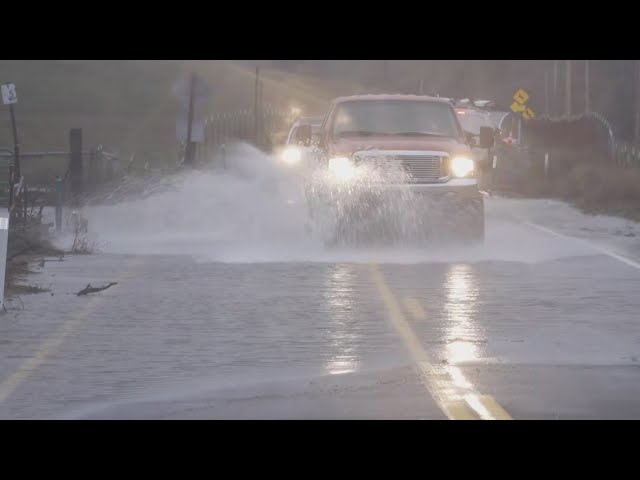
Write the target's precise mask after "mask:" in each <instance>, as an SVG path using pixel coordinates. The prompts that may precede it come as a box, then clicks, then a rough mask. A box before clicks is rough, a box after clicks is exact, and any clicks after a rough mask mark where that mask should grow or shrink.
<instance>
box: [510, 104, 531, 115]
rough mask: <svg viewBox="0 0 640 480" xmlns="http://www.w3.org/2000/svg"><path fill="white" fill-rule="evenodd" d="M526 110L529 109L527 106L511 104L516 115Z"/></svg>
mask: <svg viewBox="0 0 640 480" xmlns="http://www.w3.org/2000/svg"><path fill="white" fill-rule="evenodd" d="M526 109H527V106H526V105H521V104H519V103H518V102H513V103H512V104H511V110H513V111H514V112H515V113H518V112H524V111H525V110H526Z"/></svg>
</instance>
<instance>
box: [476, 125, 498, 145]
mask: <svg viewBox="0 0 640 480" xmlns="http://www.w3.org/2000/svg"><path fill="white" fill-rule="evenodd" d="M494 135H495V130H494V129H493V128H491V127H480V148H491V147H493V145H494V141H495V136H494Z"/></svg>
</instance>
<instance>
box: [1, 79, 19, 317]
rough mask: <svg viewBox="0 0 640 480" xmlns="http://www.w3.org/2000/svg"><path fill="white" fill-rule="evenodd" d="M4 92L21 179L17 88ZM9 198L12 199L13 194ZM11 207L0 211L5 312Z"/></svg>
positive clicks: (11, 86)
mask: <svg viewBox="0 0 640 480" xmlns="http://www.w3.org/2000/svg"><path fill="white" fill-rule="evenodd" d="M0 91H1V92H2V103H3V104H4V105H9V114H10V115H11V128H12V129H13V144H14V155H15V166H14V173H15V175H16V177H17V178H20V144H19V142H18V129H17V127H16V116H15V112H14V110H13V106H14V105H15V104H16V103H18V95H17V94H16V86H15V85H14V84H13V83H7V84H4V85H2V86H0ZM9 189H10V190H11V191H12V189H13V181H12V179H9ZM9 198H12V195H11V192H10V194H9ZM10 208H11V205H7V209H6V210H5V209H2V210H0V306H1V307H2V309H3V310H4V282H5V275H6V271H7V245H8V242H9V209H10Z"/></svg>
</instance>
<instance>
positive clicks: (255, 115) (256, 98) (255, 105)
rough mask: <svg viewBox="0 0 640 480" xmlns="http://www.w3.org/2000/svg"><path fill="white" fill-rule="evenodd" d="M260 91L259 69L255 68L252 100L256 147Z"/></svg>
mask: <svg viewBox="0 0 640 480" xmlns="http://www.w3.org/2000/svg"><path fill="white" fill-rule="evenodd" d="M259 90H260V67H256V85H255V92H254V98H253V136H254V141H255V142H256V145H257V144H258V103H259V98H260V94H259Z"/></svg>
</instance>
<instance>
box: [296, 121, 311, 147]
mask: <svg viewBox="0 0 640 480" xmlns="http://www.w3.org/2000/svg"><path fill="white" fill-rule="evenodd" d="M312 134H313V132H312V130H311V125H300V126H299V127H298V131H297V134H296V140H298V142H299V143H302V144H303V145H309V144H310V143H311V137H312Z"/></svg>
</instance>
